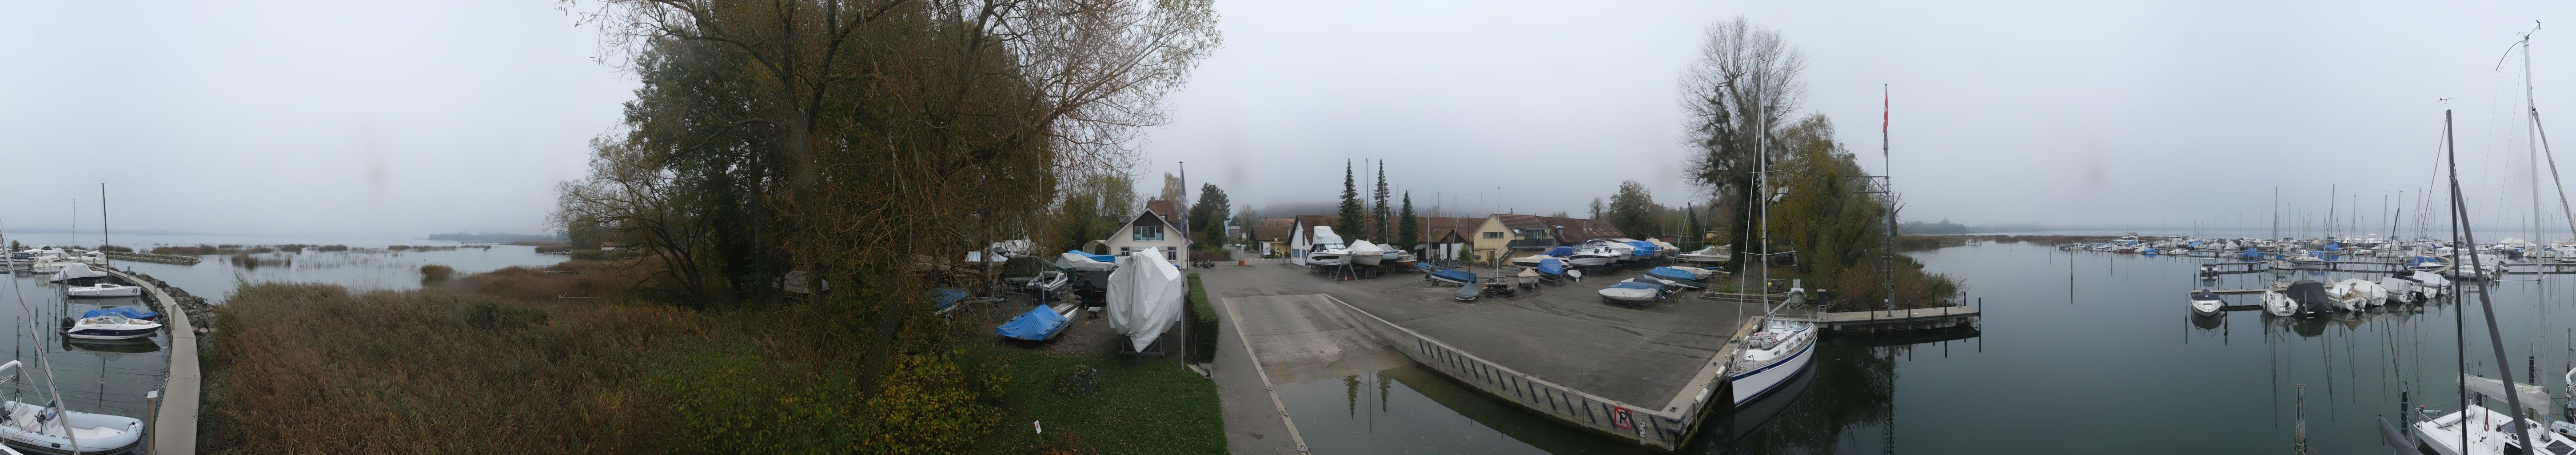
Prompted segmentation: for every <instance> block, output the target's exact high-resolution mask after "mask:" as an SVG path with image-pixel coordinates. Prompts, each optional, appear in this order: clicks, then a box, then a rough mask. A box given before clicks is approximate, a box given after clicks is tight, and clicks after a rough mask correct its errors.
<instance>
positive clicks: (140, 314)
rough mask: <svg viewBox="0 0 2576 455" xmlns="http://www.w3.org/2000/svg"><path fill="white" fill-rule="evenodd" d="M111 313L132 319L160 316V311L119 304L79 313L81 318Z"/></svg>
mask: <svg viewBox="0 0 2576 455" xmlns="http://www.w3.org/2000/svg"><path fill="white" fill-rule="evenodd" d="M111 314H114V315H122V316H125V317H128V318H134V319H156V318H160V317H161V313H154V312H150V311H143V310H141V309H137V308H135V307H130V306H121V307H116V308H100V309H95V310H89V311H87V312H82V313H81V317H83V318H94V317H99V316H106V315H111Z"/></svg>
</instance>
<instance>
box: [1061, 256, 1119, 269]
mask: <svg viewBox="0 0 2576 455" xmlns="http://www.w3.org/2000/svg"><path fill="white" fill-rule="evenodd" d="M1055 265H1056V266H1057V267H1063V268H1068V269H1074V270H1094V271H1099V270H1116V269H1117V268H1118V263H1115V262H1101V261H1100V260H1098V259H1092V257H1091V256H1090V255H1086V254H1081V253H1073V252H1066V253H1064V255H1062V256H1058V257H1056V261H1055Z"/></svg>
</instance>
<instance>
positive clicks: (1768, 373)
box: [1730, 329, 1816, 406]
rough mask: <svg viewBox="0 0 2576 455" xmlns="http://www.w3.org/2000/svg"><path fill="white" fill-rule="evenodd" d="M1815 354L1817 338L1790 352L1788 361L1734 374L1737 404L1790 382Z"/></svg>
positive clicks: (1810, 361)
mask: <svg viewBox="0 0 2576 455" xmlns="http://www.w3.org/2000/svg"><path fill="white" fill-rule="evenodd" d="M1809 330H1814V329H1809ZM1815 355H1816V342H1815V340H1807V341H1806V345H1805V346H1800V347H1798V353H1796V354H1790V355H1789V359H1788V360H1786V361H1781V362H1774V363H1771V364H1768V365H1763V366H1762V367H1760V368H1755V369H1753V371H1749V372H1745V373H1743V374H1737V375H1735V376H1733V377H1732V379H1730V380H1731V381H1733V382H1734V383H1735V386H1734V389H1735V405H1736V406H1743V405H1744V403H1747V402H1751V401H1753V399H1755V398H1761V397H1762V396H1763V395H1765V394H1769V393H1771V391H1772V390H1776V389H1779V388H1780V385H1781V384H1785V383H1788V382H1789V378H1793V377H1797V376H1798V374H1799V373H1804V372H1806V371H1807V364H1809V363H1812V362H1814V361H1815Z"/></svg>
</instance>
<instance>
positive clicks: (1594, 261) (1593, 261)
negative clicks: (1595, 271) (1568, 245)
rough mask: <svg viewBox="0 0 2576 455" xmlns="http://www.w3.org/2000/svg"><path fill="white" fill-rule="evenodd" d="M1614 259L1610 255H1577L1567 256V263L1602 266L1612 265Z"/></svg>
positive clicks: (1581, 265) (1576, 265)
mask: <svg viewBox="0 0 2576 455" xmlns="http://www.w3.org/2000/svg"><path fill="white" fill-rule="evenodd" d="M1612 261H1614V259H1612V258H1610V257H1609V256H1575V257H1571V258H1566V260H1565V263H1566V264H1571V265H1573V266H1575V267H1600V266H1605V265H1610V263H1611V262H1612Z"/></svg>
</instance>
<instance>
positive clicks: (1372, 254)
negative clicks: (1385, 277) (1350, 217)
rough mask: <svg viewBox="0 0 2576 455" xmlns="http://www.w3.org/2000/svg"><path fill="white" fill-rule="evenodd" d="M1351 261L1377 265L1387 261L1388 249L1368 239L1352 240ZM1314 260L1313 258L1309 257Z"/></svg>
mask: <svg viewBox="0 0 2576 455" xmlns="http://www.w3.org/2000/svg"><path fill="white" fill-rule="evenodd" d="M1350 249H1351V263H1354V264H1359V265H1365V266H1370V267H1376V266H1377V265H1378V264H1380V263H1384V262H1385V261H1386V253H1387V249H1386V248H1385V247H1380V246H1378V245H1377V244H1375V243H1369V241H1367V240H1352V241H1351V247H1350ZM1308 261H1313V259H1308Z"/></svg>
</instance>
